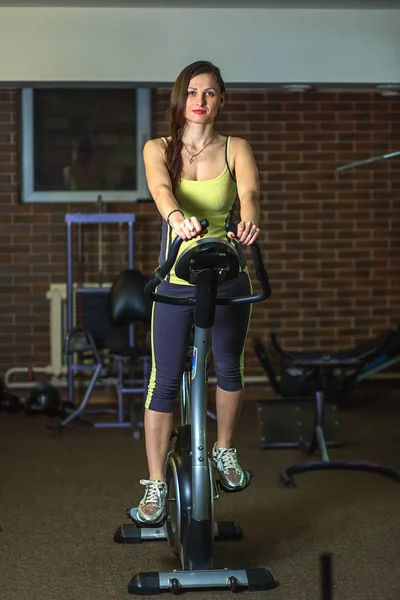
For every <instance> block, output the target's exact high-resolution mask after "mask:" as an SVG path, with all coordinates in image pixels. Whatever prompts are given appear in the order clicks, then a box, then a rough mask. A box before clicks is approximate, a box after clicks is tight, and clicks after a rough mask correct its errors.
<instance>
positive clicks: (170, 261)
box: [144, 219, 271, 306]
mask: <svg viewBox="0 0 400 600" xmlns="http://www.w3.org/2000/svg"><path fill="white" fill-rule="evenodd" d="M200 225H201V226H202V227H203V229H206V228H207V227H208V221H207V220H206V219H203V220H202V221H200ZM230 230H231V231H232V229H231V228H230ZM182 242H183V240H182V238H181V237H179V236H178V237H176V238H175V240H174V241H173V242H172V244H171V247H170V250H169V252H168V257H167V260H166V261H165V262H164V263H163V264H162V265H161V266H159V267H158V268H157V269H156V270H155V272H154V276H153V277H152V279H150V281H149V282H148V283H147V284H146V286H145V288H144V293H145V295H147V296H151V297H152V299H153V300H154V301H156V302H163V303H165V304H174V305H186V306H187V305H194V304H196V298H177V297H175V296H167V295H165V294H158V293H154V290H155V289H156V287H157V286H158V285H159V284H160V283H161V281H162V280H163V279H164V278H165V277H166V276H167V275H168V273H169V272H170V270H171V269H172V267H173V266H174V264H175V261H176V259H177V257H178V252H179V248H180V247H181V244H182ZM251 251H252V255H253V262H254V266H255V270H256V277H257V279H258V282H259V284H260V287H261V291H260V292H259V293H258V294H251V295H248V296H239V297H236V298H218V297H217V300H216V302H217V304H218V305H228V304H246V303H247V304H249V303H254V302H262V301H263V300H266V299H267V298H268V297H269V295H270V293H271V288H270V285H269V281H268V276H267V272H266V271H265V268H264V264H263V260H262V256H261V251H260V248H259V246H258V245H257V244H256V243H255V244H253V245H252V246H251Z"/></svg>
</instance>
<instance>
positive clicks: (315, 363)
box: [259, 334, 400, 486]
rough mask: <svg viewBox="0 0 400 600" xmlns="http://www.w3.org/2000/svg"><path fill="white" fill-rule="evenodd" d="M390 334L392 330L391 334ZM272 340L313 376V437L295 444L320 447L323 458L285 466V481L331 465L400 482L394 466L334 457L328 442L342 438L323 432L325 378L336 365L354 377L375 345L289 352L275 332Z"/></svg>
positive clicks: (313, 448)
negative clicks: (359, 350) (362, 349)
mask: <svg viewBox="0 0 400 600" xmlns="http://www.w3.org/2000/svg"><path fill="white" fill-rule="evenodd" d="M390 335H391V334H389V336H390ZM389 336H388V339H386V340H384V342H383V344H385V343H387V342H388V341H389ZM271 341H272V344H273V346H274V348H275V349H276V351H277V352H278V353H279V354H280V356H281V357H283V358H285V359H286V360H287V361H288V362H289V363H291V364H292V365H293V367H295V368H296V367H297V368H299V369H302V370H305V371H306V373H307V377H309V378H311V379H312V380H313V382H314V386H315V393H314V402H313V409H314V425H313V430H312V435H311V439H310V440H309V441H306V440H305V439H304V437H303V436H299V438H298V440H297V443H296V444H294V443H293V444H292V446H294V445H297V446H299V447H300V448H301V449H302V450H303V451H304V452H305V453H306V454H309V455H311V454H314V453H315V452H316V451H318V452H319V455H320V458H319V460H315V461H310V462H303V463H298V464H295V465H292V466H290V467H287V468H286V469H284V470H283V471H282V478H283V482H284V484H285V485H286V486H290V485H293V480H292V477H293V476H294V475H296V474H298V473H304V472H307V471H321V470H329V469H330V470H334V469H335V470H339V469H341V470H357V471H370V472H374V473H380V474H381V475H385V476H387V477H390V478H392V479H394V480H395V481H397V482H399V483H400V472H399V471H396V470H395V469H393V468H391V467H387V466H385V465H381V464H377V463H371V462H367V461H351V460H331V459H330V458H329V454H328V446H329V445H340V441H339V439H338V437H337V436H335V435H334V436H333V439H332V440H330V443H328V442H327V440H326V434H325V432H324V419H325V411H326V405H325V393H326V388H327V385H326V382H327V380H328V379H329V377H330V375H331V373H332V371H333V370H334V369H338V368H339V369H341V371H342V373H344V374H345V373H346V371H348V372H350V373H351V374H352V376H353V377H354V375H355V374H356V373H358V372H359V371H360V369H361V368H362V365H363V364H365V362H366V361H367V360H368V358H369V357H370V356H371V354H372V353H373V352H375V351H376V349H375V348H374V349H372V350H369V351H367V353H364V354H361V355H359V356H354V355H352V354H346V353H344V352H343V353H335V354H330V355H327V354H325V353H317V352H313V353H296V354H290V353H288V352H286V351H285V350H283V348H282V347H281V346H280V345H279V343H278V341H277V338H276V335H275V334H272V335H271ZM295 401H296V400H294V402H295ZM269 402H270V401H268V400H266V401H264V402H262V405H261V412H262V410H263V407H265V406H268V404H269ZM277 402H278V403H279V402H282V400H277ZM283 402H285V401H283ZM308 404H309V405H310V406H311V405H312V403H311V402H310V401H308ZM331 409H332V407H331ZM259 410H260V402H259ZM334 424H335V426H337V425H338V422H337V419H336V420H335V421H334ZM261 425H262V428H263V426H264V424H263V421H262V420H261ZM263 437H266V432H265V431H264V432H263ZM264 447H265V446H264ZM281 447H282V446H281ZM286 447H287V446H286Z"/></svg>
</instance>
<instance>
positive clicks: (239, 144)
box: [227, 136, 250, 154]
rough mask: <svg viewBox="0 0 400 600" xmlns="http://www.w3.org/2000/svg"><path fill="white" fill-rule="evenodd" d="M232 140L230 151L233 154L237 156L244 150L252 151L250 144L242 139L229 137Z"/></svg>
mask: <svg viewBox="0 0 400 600" xmlns="http://www.w3.org/2000/svg"><path fill="white" fill-rule="evenodd" d="M227 137H228V138H229V140H230V149H231V153H232V154H237V153H238V152H240V151H242V150H248V149H250V144H249V142H248V141H247V140H246V139H244V138H241V137H236V136H227Z"/></svg>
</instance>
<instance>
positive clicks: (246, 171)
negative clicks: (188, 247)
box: [234, 138, 260, 245]
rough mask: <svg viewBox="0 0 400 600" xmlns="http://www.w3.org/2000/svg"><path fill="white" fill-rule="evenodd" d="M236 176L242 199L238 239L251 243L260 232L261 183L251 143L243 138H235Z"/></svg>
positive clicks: (244, 242) (247, 243)
mask: <svg viewBox="0 0 400 600" xmlns="http://www.w3.org/2000/svg"><path fill="white" fill-rule="evenodd" d="M234 144H235V146H236V153H235V162H234V169H235V176H236V182H237V189H238V196H239V201H240V219H241V221H240V223H239V224H238V228H237V233H236V239H237V240H238V241H239V242H240V243H242V244H246V245H251V244H252V243H254V242H255V240H256V239H257V238H258V235H259V233H260V229H259V223H260V201H259V196H260V184H259V179H258V170H257V165H256V162H255V160H254V155H253V151H252V149H251V147H250V144H249V143H248V142H247V141H246V140H243V139H240V138H235V141H234Z"/></svg>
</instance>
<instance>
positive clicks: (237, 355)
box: [146, 273, 251, 413]
mask: <svg viewBox="0 0 400 600" xmlns="http://www.w3.org/2000/svg"><path fill="white" fill-rule="evenodd" d="M158 291H159V293H160V294H168V295H170V296H179V297H189V296H193V294H194V287H192V286H188V285H177V284H173V283H168V282H165V281H163V282H161V283H160V285H159V286H158ZM250 293H251V285H250V280H249V277H248V275H247V273H241V274H240V275H239V276H238V277H237V278H236V279H233V280H231V281H227V282H225V283H223V284H221V285H220V286H218V296H221V297H229V296H245V295H248V294H250ZM250 315H251V305H250V304H236V305H231V306H217V308H216V313H215V323H214V327H213V332H212V353H213V359H214V368H215V373H216V376H217V384H218V386H219V387H220V388H221V389H223V390H226V391H228V392H236V391H238V390H240V389H242V387H243V371H244V349H245V343H246V337H247V331H248V327H249V322H250ZM192 325H193V307H190V306H172V305H169V304H162V303H161V302H156V303H154V306H153V314H152V319H151V338H152V354H153V360H152V370H151V376H150V383H149V390H148V394H147V400H146V408H149V409H151V410H155V411H158V412H165V413H171V412H173V406H174V402H175V398H176V397H177V395H178V391H179V386H180V384H181V380H182V374H183V371H184V366H185V360H186V356H187V349H188V341H189V335H190V330H191V327H192Z"/></svg>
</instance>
